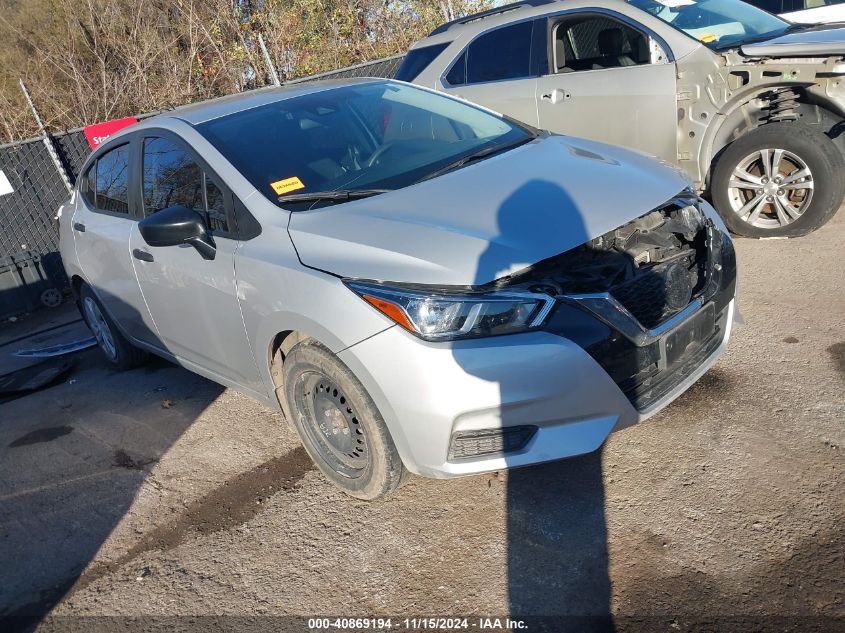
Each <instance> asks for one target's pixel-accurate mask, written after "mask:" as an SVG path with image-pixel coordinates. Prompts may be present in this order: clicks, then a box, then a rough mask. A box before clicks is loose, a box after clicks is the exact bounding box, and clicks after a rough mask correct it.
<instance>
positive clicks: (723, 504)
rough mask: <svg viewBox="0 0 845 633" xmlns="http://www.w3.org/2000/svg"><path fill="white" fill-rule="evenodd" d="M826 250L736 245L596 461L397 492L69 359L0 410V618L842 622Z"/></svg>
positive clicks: (175, 385)
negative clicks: (688, 378) (673, 386)
mask: <svg viewBox="0 0 845 633" xmlns="http://www.w3.org/2000/svg"><path fill="white" fill-rule="evenodd" d="M843 240H845V213H843V212H840V213H839V215H838V217H837V218H834V220H833V221H832V222H831V223H830V224H829V225H828V226H826V227H824V228H823V229H822V230H820V231H818V232H816V233H815V234H812V235H810V236H808V237H805V238H801V239H797V240H790V241H785V240H765V241H751V240H740V241H738V243H737V248H738V252H739V259H740V261H739V263H740V310H741V312H742V314H743V316H744V317H745V321H746V324H745V325H744V327H742V328H740V329H738V330H737V331H736V332H735V336H734V339H733V341H732V343H731V345H730V348H729V350H728V352H727V353H726V354H725V355H724V356H723V358H722V359H721V360H720V361H719V362H718V364H717V365H716V366H715V367H714V368H713V369H712V370H711V371H710V372H709V373H708V374H707V375H706V376H705V377H704V378H703V379H702V380H700V381H699V382H698V383H697V384H696V385H695V386H694V387H693V388H692V389H690V390H689V391H688V392H687V393H686V394H684V395H683V396H682V397H681V398H679V399H678V400H677V401H676V402H675V403H673V404H672V405H671V406H669V407H668V408H666V409H665V410H664V411H663V412H661V413H660V414H658V415H657V416H655V417H654V418H652V419H651V420H649V421H648V422H646V423H644V424H641V425H638V426H636V427H633V428H630V429H627V430H624V431H622V432H619V433H616V434H614V435H612V436H611V437H610V439H609V440H608V442H607V443H606V445H605V446H604V447H603V449H602V450H601V451H599V452H596V453H594V454H591V455H589V456H585V457H582V458H577V459H572V460H568V461H564V462H558V463H554V464H549V465H545V466H540V467H533V468H527V469H522V470H517V471H513V472H510V473H497V474H492V475H482V476H475V477H470V478H464V479H457V480H450V481H432V480H425V479H420V478H415V479H413V480H411V481H410V482H409V483H408V484H407V485H406V486H405V487H403V488H402V489H401V490H400V491H399V492H398V493H397V494H395V495H394V496H392V497H390V498H389V499H387V500H385V501H381V502H375V503H364V502H359V501H356V500H353V499H351V498H349V497H346V496H344V495H343V494H342V493H340V492H338V491H336V490H335V489H334V488H333V487H332V486H330V485H329V484H328V483H327V482H326V481H325V480H324V479H323V477H322V476H321V475H320V473H319V472H318V471H316V470H315V469H314V468H313V466H312V465H311V463H310V461H309V460H308V458H307V456H305V455H304V452H303V450H302V449H301V448H300V446H299V442H298V440H297V438H296V437H295V435H294V433H293V432H292V431H291V430H290V428H289V427H288V426H287V425H286V423H285V421H284V420H283V419H282V416H281V415H280V414H278V413H276V412H274V411H271V410H268V409H266V408H264V407H263V406H261V405H259V404H257V403H256V402H254V401H252V400H250V399H249V398H248V397H246V396H243V395H241V394H239V393H236V392H234V391H231V390H224V389H223V388H221V387H219V386H217V385H215V384H213V383H210V382H208V381H206V380H204V379H202V378H200V377H198V376H195V375H192V374H190V373H188V372H186V371H184V370H182V369H180V368H178V367H174V366H172V365H169V364H167V363H165V362H163V361H154V362H152V363H151V364H150V365H149V366H148V367H145V368H141V369H138V370H135V371H132V372H126V373H114V372H112V371H110V370H109V369H108V368H106V367H105V365H104V362H103V361H102V360H101V359H100V357H99V355H98V352H97V351H96V350H90V351H88V352H84V353H80V354H79V355H78V356H77V367H76V370H75V372H74V373H73V375H72V379H71V380H65V381H64V382H63V383H62V384H60V385H57V386H55V387H52V388H49V389H47V390H44V391H42V392H39V393H36V394H33V395H30V396H27V397H24V398H20V399H17V400H14V401H12V402H7V403H6V404H3V405H2V408H0V419H2V421H1V422H0V561H2V563H0V614H4V613H5V614H10V613H16V614H31V615H36V616H41V615H43V614H45V613H47V612H49V611H51V612H52V614H53V616H89V615H127V616H151V615H159V616H164V615H185V614H191V615H198V616H199V615H211V614H214V615H249V614H279V615H283V614H299V615H313V614H332V615H343V616H349V615H374V614H375V615H393V616H402V617H405V616H411V615H420V614H423V615H458V614H462V615H473V614H475V615H486V614H493V615H499V616H506V615H510V614H513V615H515V616H520V617H522V616H529V615H553V614H561V615H574V616H598V617H599V619H597V620H583V621H581V620H572V621H571V622H577V623H579V625H578V626H582V627H583V628H581V629H580V630H584V628H589V626H592V625H594V624H596V623H600V624H601V625H602V626H606V625H609V623H610V620H609V619H607V616H612V618H613V622H614V626H615V629H616V630H618V631H626V630H635V629H636V630H641V629H642V628H643V626H645V629H646V630H655V631H656V630H661V631H662V630H666V631H672V630H676V629H678V628H682V629H683V628H684V627H685V626H688V625H690V623H695V622H698V623H700V622H702V621H706V620H713V619H715V621H716V622H717V624H716V625H714V626H715V628H714V629H713V630H719V629H721V630H726V629H727V628H731V627H730V626H728V625H727V624H726V623H727V622H729V621H734V620H727V619H723V620H719V618H738V619H739V620H737V621H741V620H742V619H743V618H745V617H748V618H751V619H753V620H754V621H755V622H756V624H755V625H754V626H755V627H756V628H755V630H769V629H772V630H782V629H783V625H784V622H787V621H797V619H799V618H801V619H803V620H802V621H803V622H804V624H803V625H802V627H801V630H834V629H835V630H841V629H842V628H843V626H845V602H843V586H845V583H843V569H845V560H843V558H845V557H844V556H843V549H845V545H843V544H845V533H843V532H845V527H844V526H845V521H844V520H845V500H844V499H845V496H843V490H844V489H843V483H845V474H844V473H843V461H842V446H843V443H845V432H843V422H845V389H843V387H845V288H843V277H844V276H845V275H844V274H843V273H845V264H843V259H842V243H843ZM781 618H792V619H795V620H782V619H781ZM813 618H815V619H813ZM50 621H51V622H57V621H60V620H59V619H58V618H57V619H56V620H50ZM565 622H566V621H564V620H561V621H558V630H563V629H564V628H566V627H565V626H564V623H565ZM644 622H645V623H646V624H645V625H643V623H644ZM718 622H721V623H722V624H721V625H720V624H718ZM47 625H49V622H48V623H47ZM47 625H45V628H49V627H48V626H47ZM707 630H710V629H707Z"/></svg>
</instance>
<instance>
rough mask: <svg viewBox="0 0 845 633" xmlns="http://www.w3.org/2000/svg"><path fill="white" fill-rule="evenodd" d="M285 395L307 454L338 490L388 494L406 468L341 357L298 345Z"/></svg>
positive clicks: (286, 371) (286, 369) (286, 373)
mask: <svg viewBox="0 0 845 633" xmlns="http://www.w3.org/2000/svg"><path fill="white" fill-rule="evenodd" d="M282 372H283V379H284V394H285V398H286V399H287V405H288V410H289V411H290V414H291V417H292V418H293V420H292V422H293V424H294V426H295V427H296V430H297V432H298V433H299V436H300V438H301V439H302V444H303V445H304V446H305V450H307V451H308V454H309V455H310V456H311V459H313V460H314V463H315V464H316V465H317V467H318V468H319V469H320V470H321V471H323V474H324V475H325V476H326V477H327V478H328V479H329V480H330V481H331V482H332V483H334V484H335V485H336V486H338V487H339V488H341V489H342V490H343V491H344V492H346V493H347V494H350V495H352V496H353V497H357V498H359V499H365V500H372V499H377V498H379V497H382V496H384V495H387V494H389V493H390V492H392V491H393V490H395V489H396V488H398V487H399V485H400V484H401V483H402V481H403V479H404V473H405V468H404V466H403V465H402V460H401V459H400V458H399V454H398V453H397V451H396V447H395V446H394V444H393V440H392V438H391V437H390V433H389V432H388V430H387V426H386V425H385V423H384V419H383V418H382V417H381V414H380V413H379V411H378V409H377V408H376V406H375V403H374V402H373V401H372V399H371V398H370V396H369V394H368V393H367V391H366V390H365V389H364V386H363V385H362V384H361V383H360V382H359V381H358V379H357V378H355V376H354V375H353V374H352V372H351V371H350V370H349V369H348V368H347V367H346V365H344V364H343V363H342V362H341V361H340V359H338V358H337V357H336V356H335V355H334V354H332V353H331V352H330V351H329V350H328V349H326V348H325V347H323V346H322V345H319V344H318V343H315V342H313V341H304V342H302V343H299V344H298V345H296V346H295V347H294V348H293V349H292V350H291V351H290V353H289V354H288V355H287V357H286V358H285V361H284V365H283V368H282Z"/></svg>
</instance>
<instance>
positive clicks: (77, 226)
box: [73, 222, 85, 233]
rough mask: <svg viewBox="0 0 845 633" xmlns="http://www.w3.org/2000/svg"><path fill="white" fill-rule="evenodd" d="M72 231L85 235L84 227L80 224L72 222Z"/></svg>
mask: <svg viewBox="0 0 845 633" xmlns="http://www.w3.org/2000/svg"><path fill="white" fill-rule="evenodd" d="M73 230H74V231H79V232H80V233H85V225H84V224H82V222H74V223H73Z"/></svg>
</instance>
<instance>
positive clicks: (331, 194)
mask: <svg viewBox="0 0 845 633" xmlns="http://www.w3.org/2000/svg"><path fill="white" fill-rule="evenodd" d="M388 191H392V190H391V189H336V190H334V191H312V192H310V193H290V194H287V195H284V196H279V202H322V201H324V200H327V201H331V202H345V201H347V200H357V199H359V198H369V197H370V196H377V195H379V194H380V193H387V192H388Z"/></svg>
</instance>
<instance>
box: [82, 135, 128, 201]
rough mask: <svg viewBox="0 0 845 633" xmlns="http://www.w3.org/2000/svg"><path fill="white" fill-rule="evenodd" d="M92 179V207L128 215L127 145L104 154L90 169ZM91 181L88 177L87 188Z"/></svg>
mask: <svg viewBox="0 0 845 633" xmlns="http://www.w3.org/2000/svg"><path fill="white" fill-rule="evenodd" d="M91 169H92V170H96V171H95V173H96V176H95V177H94V179H93V181H94V206H95V207H96V208H97V209H100V210H102V211H108V212H110V213H123V214H126V215H129V145H120V146H119V147H115V148H114V149H111V150H109V151H107V152H106V153H104V154H103V155H102V156H100V157H99V158H98V159H97V163H96V164H95V165H94V166H93V167H92V168H91ZM90 183H91V179H90V177H89V187H90Z"/></svg>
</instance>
